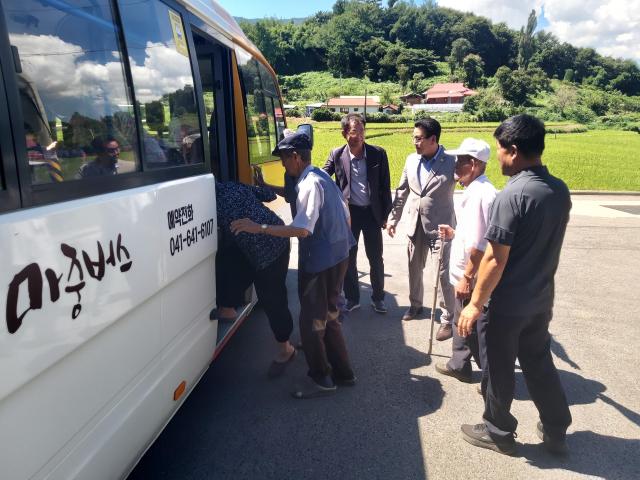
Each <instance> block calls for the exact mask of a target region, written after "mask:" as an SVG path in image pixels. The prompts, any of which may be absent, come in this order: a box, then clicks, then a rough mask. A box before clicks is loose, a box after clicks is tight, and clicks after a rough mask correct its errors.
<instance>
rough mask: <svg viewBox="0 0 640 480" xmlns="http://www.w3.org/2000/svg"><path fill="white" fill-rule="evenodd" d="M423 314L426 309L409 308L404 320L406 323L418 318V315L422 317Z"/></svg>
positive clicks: (403, 317)
mask: <svg viewBox="0 0 640 480" xmlns="http://www.w3.org/2000/svg"><path fill="white" fill-rule="evenodd" d="M422 312H424V308H422V307H409V308H408V309H407V311H406V312H404V315H403V316H402V320H404V321H405V322H407V321H409V320H414V319H416V318H417V317H418V315H422Z"/></svg>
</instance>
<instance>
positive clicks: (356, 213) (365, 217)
mask: <svg viewBox="0 0 640 480" xmlns="http://www.w3.org/2000/svg"><path fill="white" fill-rule="evenodd" d="M349 211H350V212H351V232H352V233H353V236H354V237H355V238H356V244H355V246H354V247H353V248H352V249H351V251H350V252H349V268H347V273H346V275H345V277H344V296H345V297H346V298H347V300H351V301H352V302H356V303H360V285H359V283H358V242H360V232H362V236H363V237H364V250H365V252H366V253H367V258H368V259H369V268H370V270H369V277H370V279H371V289H372V290H373V292H372V294H371V299H372V300H374V301H378V300H383V299H384V263H383V261H382V229H381V228H380V226H379V225H378V224H377V222H376V220H375V218H374V217H373V213H372V212H371V207H358V206H356V205H349Z"/></svg>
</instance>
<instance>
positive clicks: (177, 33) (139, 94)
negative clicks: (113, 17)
mask: <svg viewBox="0 0 640 480" xmlns="http://www.w3.org/2000/svg"><path fill="white" fill-rule="evenodd" d="M119 5H120V12H121V16H122V23H123V27H124V32H125V41H126V44H127V51H128V54H129V62H130V64H131V75H132V77H133V88H134V93H135V97H136V102H137V103H138V106H139V108H140V112H141V117H142V119H141V120H142V127H143V145H142V146H143V150H144V159H145V165H146V166H147V167H149V168H159V167H167V166H173V165H182V164H193V163H202V162H203V161H204V153H203V146H202V135H201V132H200V122H199V118H198V109H197V105H196V97H195V91H194V86H193V85H194V82H193V74H192V69H191V62H190V60H189V49H188V46H187V40H186V36H185V30H184V25H183V22H182V18H181V16H180V14H179V13H178V12H176V11H175V10H173V9H171V8H169V7H168V6H166V5H165V4H164V3H161V2H160V1H159V0H146V1H140V0H123V1H121V2H119Z"/></svg>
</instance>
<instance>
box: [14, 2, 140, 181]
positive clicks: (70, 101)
mask: <svg viewBox="0 0 640 480" xmlns="http://www.w3.org/2000/svg"><path fill="white" fill-rule="evenodd" d="M2 3H3V5H4V6H5V8H6V11H7V13H8V15H7V27H8V31H9V41H10V43H11V50H12V52H13V56H14V62H15V64H16V65H15V67H16V80H17V84H18V88H19V92H20V105H21V109H22V115H23V120H24V139H23V141H24V142H25V146H26V151H27V158H26V159H25V161H28V162H29V170H30V172H31V182H32V183H33V184H39V183H49V182H64V181H67V180H72V179H74V178H81V177H84V176H91V175H111V174H115V173H126V172H133V171H136V170H139V160H138V158H137V154H136V148H134V147H135V141H134V139H135V138H136V128H135V121H134V117H133V108H132V102H131V99H130V97H129V93H128V89H127V88H126V84H125V75H124V71H123V65H122V58H121V56H120V53H119V52H120V45H119V42H118V28H117V26H116V25H115V24H114V19H113V15H112V10H111V7H110V5H109V3H108V2H89V3H88V2H86V1H83V0H65V2H53V1H46V0H4V1H3V2H2ZM109 148H111V150H107V149H109Z"/></svg>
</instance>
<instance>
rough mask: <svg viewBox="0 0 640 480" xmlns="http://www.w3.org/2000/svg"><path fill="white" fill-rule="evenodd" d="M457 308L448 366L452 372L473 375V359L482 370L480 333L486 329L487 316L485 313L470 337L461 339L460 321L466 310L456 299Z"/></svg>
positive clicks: (460, 301)
mask: <svg viewBox="0 0 640 480" xmlns="http://www.w3.org/2000/svg"><path fill="white" fill-rule="evenodd" d="M454 305H455V308H454V311H453V339H452V341H451V359H450V360H449V361H448V362H447V366H448V367H449V368H450V369H451V370H455V371H456V372H461V373H463V374H465V375H471V371H472V367H471V359H472V358H473V359H474V360H475V361H476V363H477V364H478V366H479V367H480V368H482V359H481V358H480V346H479V344H478V332H479V331H480V330H481V329H483V328H485V319H486V314H485V313H483V314H482V316H481V317H480V319H479V320H478V321H477V322H476V325H475V327H474V328H473V330H472V331H471V335H469V336H468V337H461V336H460V335H459V334H458V328H457V327H458V320H459V319H460V313H462V309H463V308H464V306H463V303H462V300H460V299H459V298H456V299H455V304H454Z"/></svg>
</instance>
